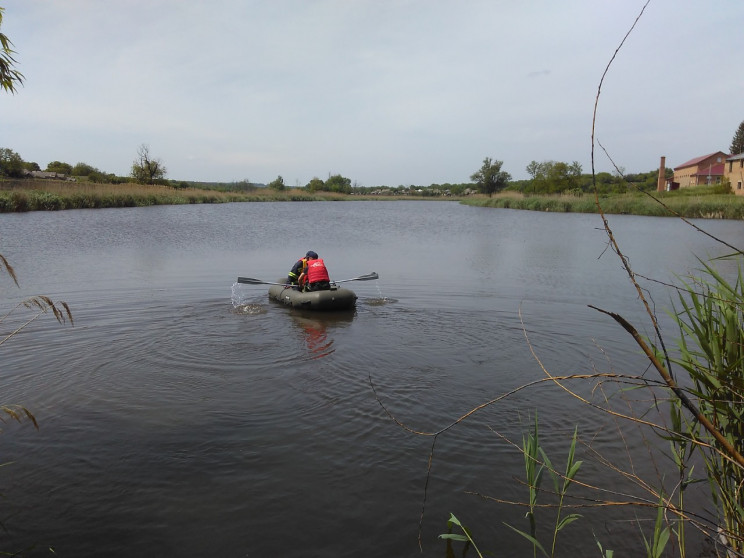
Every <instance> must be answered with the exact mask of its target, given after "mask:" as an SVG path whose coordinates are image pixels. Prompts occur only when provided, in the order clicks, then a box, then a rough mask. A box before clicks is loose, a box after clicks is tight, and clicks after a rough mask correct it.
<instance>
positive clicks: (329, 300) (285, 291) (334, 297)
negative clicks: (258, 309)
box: [269, 281, 357, 311]
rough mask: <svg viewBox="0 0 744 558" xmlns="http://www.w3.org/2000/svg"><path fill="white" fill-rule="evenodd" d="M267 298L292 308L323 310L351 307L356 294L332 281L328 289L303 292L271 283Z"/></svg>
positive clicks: (354, 302)
mask: <svg viewBox="0 0 744 558" xmlns="http://www.w3.org/2000/svg"><path fill="white" fill-rule="evenodd" d="M277 282H278V281H277ZM269 298H271V299H272V300H276V301H279V302H283V303H284V304H286V305H287V306H291V307H293V308H302V309H305V310H322V311H325V310H346V309H348V308H353V307H354V305H355V304H356V299H357V295H356V294H355V293H354V291H352V290H350V289H345V288H343V287H339V286H337V285H334V284H333V283H331V288H330V290H327V291H312V292H305V293H303V292H300V291H298V290H297V289H296V288H293V287H289V286H287V285H271V286H270V287H269Z"/></svg>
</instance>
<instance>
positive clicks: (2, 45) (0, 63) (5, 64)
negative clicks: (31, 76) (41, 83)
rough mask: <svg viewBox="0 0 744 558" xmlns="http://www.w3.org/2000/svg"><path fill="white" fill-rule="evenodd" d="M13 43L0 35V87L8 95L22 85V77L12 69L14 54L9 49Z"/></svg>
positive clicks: (1, 17) (0, 18)
mask: <svg viewBox="0 0 744 558" xmlns="http://www.w3.org/2000/svg"><path fill="white" fill-rule="evenodd" d="M4 10H5V8H0V27H2V24H3V11H4ZM12 45H13V43H12V42H11V41H10V39H8V37H6V36H5V35H4V34H2V33H0V87H2V88H3V89H4V90H5V91H7V92H8V93H15V92H16V85H22V84H23V79H24V76H23V74H22V73H21V72H19V71H18V70H16V69H15V68H14V66H15V64H16V59H15V58H14V57H13V55H14V54H16V52H15V51H14V50H13V49H12V48H11V46H12Z"/></svg>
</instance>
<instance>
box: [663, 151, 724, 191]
mask: <svg viewBox="0 0 744 558" xmlns="http://www.w3.org/2000/svg"><path fill="white" fill-rule="evenodd" d="M727 158H728V154H726V153H724V152H723V151H716V152H715V153H711V154H710V155H703V156H702V157H696V158H695V159H691V160H689V161H687V162H686V163H683V164H681V165H680V166H678V167H674V178H672V181H673V182H674V183H676V184H679V187H680V188H687V187H688V186H705V185H708V186H712V185H714V184H720V183H721V181H722V180H723V171H724V167H725V166H726V165H725V162H726V159H727Z"/></svg>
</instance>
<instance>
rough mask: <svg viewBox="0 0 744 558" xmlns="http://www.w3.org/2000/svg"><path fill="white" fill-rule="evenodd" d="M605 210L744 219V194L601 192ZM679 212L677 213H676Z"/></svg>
mask: <svg viewBox="0 0 744 558" xmlns="http://www.w3.org/2000/svg"><path fill="white" fill-rule="evenodd" d="M462 203H464V204H467V205H473V206H478V207H501V208H510V209H524V210H529V211H550V212H558V213H598V208H597V200H596V199H595V197H594V196H593V195H592V194H588V193H584V194H583V195H580V196H574V195H555V196H523V195H522V194H516V193H509V192H505V193H503V194H498V195H494V196H493V197H491V198H488V197H482V196H478V197H473V198H467V199H464V200H462ZM599 203H600V205H601V207H602V211H604V212H605V213H607V214H623V215H642V216H647V217H673V216H676V215H681V216H682V217H685V218H688V219H739V220H741V219H744V196H734V195H730V194H729V195H725V194H709V193H705V191H704V189H703V190H699V189H690V191H688V192H684V191H683V192H658V193H657V192H654V193H653V197H651V196H649V195H646V194H642V193H634V194H612V195H607V196H600V197H599ZM675 214H676V215H675Z"/></svg>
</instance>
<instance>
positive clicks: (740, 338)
mask: <svg viewBox="0 0 744 558" xmlns="http://www.w3.org/2000/svg"><path fill="white" fill-rule="evenodd" d="M701 263H702V262H701ZM702 265H703V268H702V273H701V276H700V277H691V278H690V280H689V281H688V282H685V283H684V287H685V288H684V289H683V290H681V291H680V292H679V293H678V297H679V298H678V304H679V310H676V311H674V312H672V313H671V316H672V317H673V318H674V320H675V321H676V323H677V325H678V327H679V340H678V345H679V355H680V356H679V357H676V358H672V359H671V362H673V363H675V364H677V365H678V366H680V367H681V368H682V369H683V370H684V371H685V372H686V373H687V376H688V377H689V379H690V380H691V383H692V386H693V388H692V389H691V390H690V391H691V394H692V395H693V396H694V397H695V399H696V401H697V407H698V409H699V412H700V413H701V414H702V415H703V416H705V417H706V418H707V420H708V421H709V422H710V423H711V424H713V426H714V427H715V428H716V429H717V430H718V431H719V432H720V433H721V434H722V435H723V436H724V437H725V439H726V441H727V442H728V445H730V446H732V447H734V448H737V449H738V450H739V451H740V452H741V451H742V450H744V278H743V277H742V271H741V267H740V268H739V274H738V277H737V278H736V281H735V282H733V283H731V282H729V281H726V279H724V278H723V277H722V276H721V275H720V274H719V273H718V272H717V271H716V270H715V269H714V268H713V267H712V266H711V265H709V264H705V263H702ZM673 411H676V410H675V409H673ZM672 418H673V423H674V424H675V426H676V427H677V429H678V432H677V435H676V436H675V437H674V438H673V441H674V443H675V445H676V446H678V447H679V448H680V450H681V451H678V453H679V454H684V451H685V450H686V449H687V445H688V444H689V443H688V440H691V441H692V444H689V445H692V447H693V448H695V449H697V450H698V453H699V454H700V455H701V457H702V460H703V463H704V464H705V468H706V476H707V478H708V482H709V485H710V488H711V494H712V501H713V503H714V504H715V505H716V507H717V509H718V513H719V517H720V521H721V523H722V525H721V536H722V537H724V538H725V541H726V545H727V547H728V549H729V550H730V551H732V552H736V553H738V554H737V555H741V554H744V489H743V487H744V466H742V464H741V463H737V462H736V460H734V459H732V456H731V455H730V452H729V450H728V449H727V447H726V444H721V443H720V442H719V440H718V439H717V438H716V437H714V436H712V435H711V433H710V432H708V431H707V430H706V429H703V428H702V427H701V425H700V421H696V420H692V419H686V418H685V416H684V415H680V414H677V413H675V415H674V416H673V417H672Z"/></svg>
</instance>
